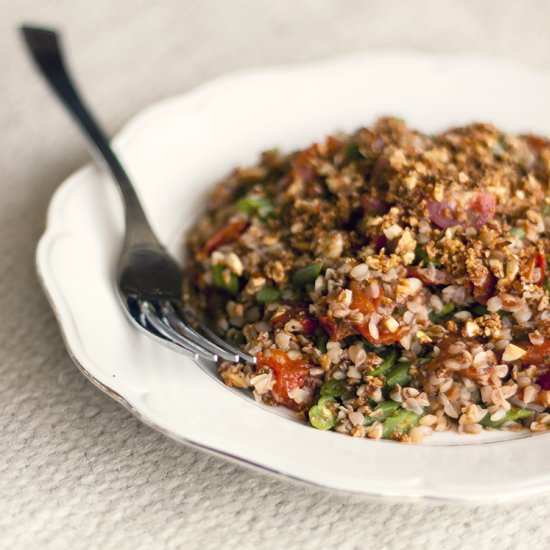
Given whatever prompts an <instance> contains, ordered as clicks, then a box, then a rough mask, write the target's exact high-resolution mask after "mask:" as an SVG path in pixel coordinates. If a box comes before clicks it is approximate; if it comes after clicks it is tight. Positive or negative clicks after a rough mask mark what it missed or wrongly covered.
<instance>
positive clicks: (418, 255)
mask: <svg viewBox="0 0 550 550" xmlns="http://www.w3.org/2000/svg"><path fill="white" fill-rule="evenodd" d="M414 263H415V264H418V265H422V264H423V265H425V266H428V265H430V264H433V265H434V266H435V267H440V266H441V263H440V262H438V261H437V260H436V259H432V258H430V256H429V255H428V251H427V250H426V248H425V247H424V246H422V245H421V244H417V245H416V248H415V249H414Z"/></svg>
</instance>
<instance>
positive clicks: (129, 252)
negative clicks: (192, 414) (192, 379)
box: [21, 25, 255, 363]
mask: <svg viewBox="0 0 550 550" xmlns="http://www.w3.org/2000/svg"><path fill="white" fill-rule="evenodd" d="M21 32H22V35H23V38H24V41H25V44H26V45H27V48H28V49H29V51H30V53H31V55H32V58H33V59H34V62H35V63H36V65H37V67H38V69H39V70H40V72H41V73H42V75H43V76H44V77H45V79H46V81H47V82H48V84H49V85H50V87H51V88H52V89H53V91H54V92H55V93H56V95H57V97H58V99H59V100H60V101H61V103H62V104H63V105H64V106H65V108H66V109H67V110H68V111H69V113H70V114H71V115H72V116H73V118H74V120H75V121H76V123H77V124H78V126H79V127H80V129H81V130H82V132H83V133H84V135H85V136H86V138H87V139H88V141H89V143H90V144H91V145H92V151H93V152H94V153H95V154H96V155H95V156H96V157H97V158H98V159H99V160H101V161H103V162H104V163H105V164H106V165H107V168H108V169H109V171H110V172H111V175H112V176H113V178H114V180H115V181H116V183H117V184H118V188H119V189H120V192H121V196H122V199H123V202H124V211H125V224H126V232H125V237H124V243H123V246H122V252H121V255H120V259H119V263H118V272H117V288H118V294H119V296H120V298H121V299H122V303H123V306H124V309H125V310H126V312H127V313H128V314H129V316H130V319H131V320H132V321H134V323H135V324H136V325H137V326H138V327H139V328H141V329H143V330H144V331H145V332H146V333H147V334H149V335H150V336H152V337H154V338H156V339H157V340H158V341H160V342H162V343H163V344H167V345H169V346H170V347H172V348H174V349H176V350H178V351H181V352H184V353H186V354H190V355H192V356H193V357H195V359H199V358H202V359H206V360H209V361H217V360H218V359H225V360H228V361H234V362H238V361H244V362H249V363H254V362H255V358H254V357H252V356H251V355H249V354H247V353H245V352H243V351H240V350H238V349H237V348H235V347H234V346H231V345H230V344H228V343H227V342H225V341H224V340H222V339H221V338H220V337H219V336H217V335H216V334H215V333H214V332H212V330H211V329H210V328H209V327H208V326H207V325H206V323H205V322H204V321H203V320H202V319H200V318H199V317H198V316H197V315H196V314H195V313H194V312H193V310H192V309H191V308H190V307H189V306H188V305H187V304H184V303H183V302H182V299H181V294H182V280H183V279H182V272H181V269H180V266H179V265H178V263H177V262H176V261H175V260H174V258H172V256H170V254H169V253H168V252H167V251H166V249H165V248H164V247H163V246H162V244H161V243H160V242H159V240H158V239H157V237H156V236H155V234H154V232H153V230H152V229H151V226H150V224H149V222H148V221H147V217H146V215H145V212H144V211H143V208H142V206H141V204H140V202H139V199H138V196H137V194H136V191H135V189H134V187H133V185H132V183H131V181H130V179H129V177H128V175H127V174H126V171H125V170H124V168H123V167H122V164H121V163H120V161H119V160H118V158H117V157H116V155H115V153H114V152H113V150H112V149H111V147H110V145H109V142H108V140H107V138H106V136H105V134H104V132H103V131H102V130H101V128H100V126H99V125H98V124H97V122H96V121H95V119H94V117H93V116H92V115H91V113H90V111H89V109H88V108H87V107H86V105H85V104H84V102H83V100H82V98H81V97H80V95H79V93H78V92H77V90H76V87H75V86H74V84H73V81H72V78H71V77H70V73H69V71H68V70H67V67H66V65H65V62H64V59H63V53H62V49H61V45H60V38H59V34H58V33H57V32H56V31H54V30H52V29H45V28H38V27H31V26H26V25H24V26H22V27H21ZM194 327H197V328H194ZM197 329H198V330H197Z"/></svg>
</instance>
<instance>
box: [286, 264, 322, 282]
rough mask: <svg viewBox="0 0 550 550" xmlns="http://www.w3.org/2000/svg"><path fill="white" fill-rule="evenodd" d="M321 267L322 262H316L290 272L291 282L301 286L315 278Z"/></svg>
mask: <svg viewBox="0 0 550 550" xmlns="http://www.w3.org/2000/svg"><path fill="white" fill-rule="evenodd" d="M322 269H323V262H316V263H314V264H311V265H308V266H306V267H302V268H301V269H298V270H297V271H295V272H294V273H293V274H292V282H293V283H294V284H295V285H296V286H303V285H305V284H307V283H312V282H313V281H315V279H317V277H318V276H319V274H320V273H321V270H322Z"/></svg>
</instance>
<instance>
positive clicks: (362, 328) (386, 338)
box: [357, 323, 409, 346]
mask: <svg viewBox="0 0 550 550" xmlns="http://www.w3.org/2000/svg"><path fill="white" fill-rule="evenodd" d="M357 328H358V330H359V333H360V334H361V336H364V337H365V338H366V339H367V340H368V341H369V342H370V343H371V344H374V345H375V346H380V345H382V344H392V343H394V342H399V340H401V338H403V336H405V335H406V334H407V332H408V331H409V329H408V327H400V328H399V329H397V330H396V331H395V332H390V331H389V330H388V329H387V328H385V327H381V326H378V331H379V333H378V337H377V338H375V337H374V336H373V335H372V334H371V331H370V328H369V324H368V323H363V324H361V325H358V326H357Z"/></svg>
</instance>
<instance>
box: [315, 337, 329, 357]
mask: <svg viewBox="0 0 550 550" xmlns="http://www.w3.org/2000/svg"><path fill="white" fill-rule="evenodd" d="M327 342H328V336H327V335H326V334H325V333H324V332H322V333H321V334H318V335H317V338H316V339H315V347H316V348H317V349H318V350H319V351H320V352H321V353H326V352H327Z"/></svg>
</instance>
